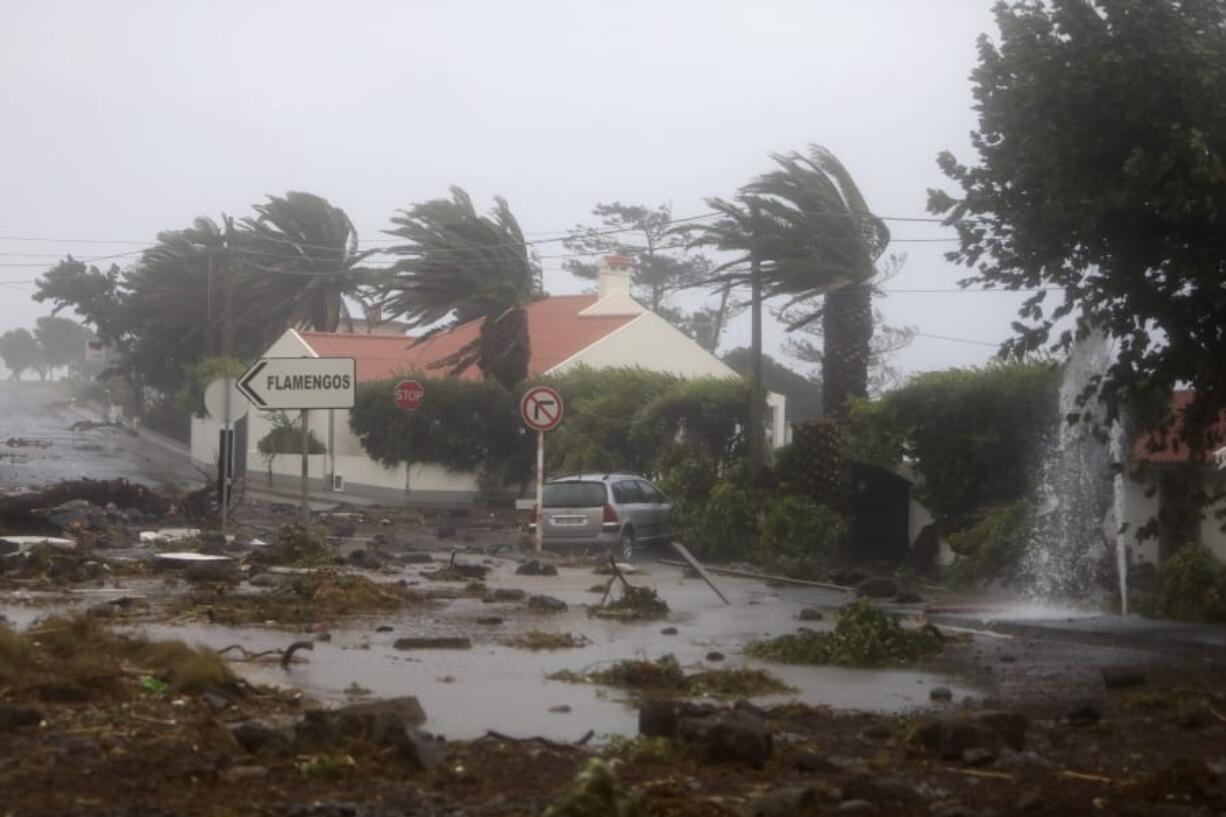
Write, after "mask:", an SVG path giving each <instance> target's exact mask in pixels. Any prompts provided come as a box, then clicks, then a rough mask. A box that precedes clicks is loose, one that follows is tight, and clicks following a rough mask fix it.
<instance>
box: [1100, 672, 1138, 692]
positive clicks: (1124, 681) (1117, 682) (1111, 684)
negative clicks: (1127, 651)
mask: <svg viewBox="0 0 1226 817" xmlns="http://www.w3.org/2000/svg"><path fill="white" fill-rule="evenodd" d="M1144 684H1145V674H1144V673H1142V672H1139V671H1137V670H1133V669H1120V668H1116V667H1107V668H1106V669H1104V670H1103V686H1105V687H1106V688H1107V689H1127V688H1128V687H1139V686H1143V685H1144Z"/></svg>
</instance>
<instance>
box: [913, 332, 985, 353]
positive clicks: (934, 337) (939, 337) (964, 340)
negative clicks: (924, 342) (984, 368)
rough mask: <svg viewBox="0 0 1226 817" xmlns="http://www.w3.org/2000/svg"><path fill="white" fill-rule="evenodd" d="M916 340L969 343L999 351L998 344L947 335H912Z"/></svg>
mask: <svg viewBox="0 0 1226 817" xmlns="http://www.w3.org/2000/svg"><path fill="white" fill-rule="evenodd" d="M913 334H914V335H915V337H917V338H931V339H932V340H947V341H951V342H953V343H969V344H971V345H972V346H990V347H991V348H993V349H999V348H1000V344H999V343H988V342H987V341H986V340H970V339H969V338H951V337H949V336H948V335H930V334H928V333H926V332H915V333H913Z"/></svg>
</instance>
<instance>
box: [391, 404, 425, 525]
mask: <svg viewBox="0 0 1226 817" xmlns="http://www.w3.org/2000/svg"><path fill="white" fill-rule="evenodd" d="M425 396H426V389H425V387H423V386H422V385H421V383H418V382H417V381H416V380H401V381H400V382H399V383H397V384H396V388H394V389H392V402H394V403H395V404H396V405H398V406H400V407H401V408H402V409H404V410H405V411H417V410H418V409H419V408H421V401H422V398H424V397H425ZM412 455H413V452H412V451H410V452H409V455H408V456H406V457H405V459H404V503H405V504H406V505H408V504H409V499H410V498H411V497H412V494H413V491H412V487H413V461H412V459H411V457H412Z"/></svg>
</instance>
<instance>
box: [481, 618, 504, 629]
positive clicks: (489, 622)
mask: <svg viewBox="0 0 1226 817" xmlns="http://www.w3.org/2000/svg"><path fill="white" fill-rule="evenodd" d="M477 623H478V624H483V625H485V626H487V627H497V626H498V625H499V624H501V623H502V619H501V618H500V617H498V616H481V617H480V618H478V619H477Z"/></svg>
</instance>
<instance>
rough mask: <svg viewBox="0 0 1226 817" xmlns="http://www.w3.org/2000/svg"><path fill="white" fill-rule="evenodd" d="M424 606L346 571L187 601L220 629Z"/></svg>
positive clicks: (413, 595) (398, 591)
mask: <svg viewBox="0 0 1226 817" xmlns="http://www.w3.org/2000/svg"><path fill="white" fill-rule="evenodd" d="M422 601H423V599H422V597H421V596H420V595H418V594H417V593H414V592H413V591H411V590H409V589H407V588H404V587H400V586H399V585H394V584H380V583H377V582H373V581H371V580H370V579H367V578H366V577H364V576H357V575H354V574H351V573H344V572H341V571H321V572H318V573H311V574H308V575H305V576H295V577H293V578H292V579H291V580H290V581H287V582H285V583H284V584H282V585H281V586H279V587H277V588H275V589H273V590H270V591H269V592H267V593H257V594H247V595H231V596H225V597H222V598H215V597H212V596H209V597H196V598H188V599H184V603H185V605H186V608H187V609H186V610H184V611H183V612H196V613H203V614H204V615H207V616H208V617H209V619H210V620H211V621H213V622H216V623H220V624H231V625H234V624H252V623H263V622H266V621H272V622H276V623H277V624H283V625H284V624H305V623H310V622H314V621H322V620H329V619H337V618H343V617H345V616H355V615H366V614H371V613H387V612H393V611H395V610H400V609H403V608H405V607H408V606H410V605H413V604H419V603H421V602H422Z"/></svg>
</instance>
